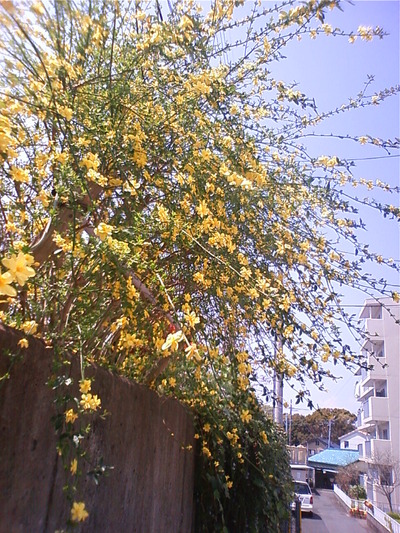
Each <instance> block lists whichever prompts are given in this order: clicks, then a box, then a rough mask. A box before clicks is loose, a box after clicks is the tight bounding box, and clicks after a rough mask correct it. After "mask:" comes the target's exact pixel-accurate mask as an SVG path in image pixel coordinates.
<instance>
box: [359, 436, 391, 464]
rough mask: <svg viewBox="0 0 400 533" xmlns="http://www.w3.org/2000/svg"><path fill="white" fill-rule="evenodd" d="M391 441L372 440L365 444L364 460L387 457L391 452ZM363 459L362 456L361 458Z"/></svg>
mask: <svg viewBox="0 0 400 533" xmlns="http://www.w3.org/2000/svg"><path fill="white" fill-rule="evenodd" d="M391 444H392V443H391V441H390V440H383V439H371V440H367V441H366V442H365V443H364V453H363V455H362V458H363V459H371V458H372V457H385V456H387V455H388V454H390V452H391ZM360 457H361V456H360Z"/></svg>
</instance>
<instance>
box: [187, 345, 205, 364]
mask: <svg viewBox="0 0 400 533" xmlns="http://www.w3.org/2000/svg"><path fill="white" fill-rule="evenodd" d="M185 353H186V357H187V358H188V359H196V361H197V362H198V363H199V362H200V361H201V356H200V354H199V351H198V349H197V346H196V344H195V343H194V342H192V343H191V344H189V346H188V347H187V348H185Z"/></svg>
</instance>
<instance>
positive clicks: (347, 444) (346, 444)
mask: <svg viewBox="0 0 400 533" xmlns="http://www.w3.org/2000/svg"><path fill="white" fill-rule="evenodd" d="M344 447H345V448H348V447H349V441H348V440H345V441H344Z"/></svg>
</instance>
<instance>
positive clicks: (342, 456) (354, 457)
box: [308, 448, 359, 466]
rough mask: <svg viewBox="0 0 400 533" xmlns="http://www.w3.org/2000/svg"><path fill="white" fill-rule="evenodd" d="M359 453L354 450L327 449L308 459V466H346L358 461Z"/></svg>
mask: <svg viewBox="0 0 400 533" xmlns="http://www.w3.org/2000/svg"><path fill="white" fill-rule="evenodd" d="M358 457H359V453H358V451H355V450H340V449H339V450H337V449H332V448H329V449H328V450H324V451H322V452H320V453H316V454H315V455H313V456H311V457H309V458H308V462H309V463H310V464H313V463H318V464H324V465H331V466H347V465H349V464H351V463H355V462H356V461H358Z"/></svg>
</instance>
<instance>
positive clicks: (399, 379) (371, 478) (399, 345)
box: [355, 298, 400, 509]
mask: <svg viewBox="0 0 400 533" xmlns="http://www.w3.org/2000/svg"><path fill="white" fill-rule="evenodd" d="M399 317H400V305H399V304H398V303H395V302H394V301H393V300H392V299H391V298H381V299H379V300H378V301H377V300H375V299H368V300H366V301H365V303H364V306H363V308H362V311H361V313H360V318H361V319H363V320H364V327H365V332H366V334H367V338H366V340H365V342H364V344H363V346H362V353H363V355H364V356H365V358H366V363H367V368H362V369H360V370H359V372H358V375H359V376H360V381H359V382H358V383H357V385H356V392H355V394H356V398H357V399H358V400H359V402H360V403H361V407H360V409H359V413H358V421H357V426H358V427H357V429H358V430H359V431H362V433H364V434H365V435H366V440H365V441H364V442H361V443H359V444H358V450H359V457H360V460H362V461H365V463H366V467H367V473H366V474H365V475H364V485H365V488H366V491H367V496H368V499H370V500H371V501H373V502H374V503H376V504H378V505H379V506H380V507H382V508H386V507H387V505H388V500H387V498H386V497H385V495H384V494H383V492H384V491H383V490H382V487H383V485H386V487H388V486H389V485H390V486H392V487H393V493H392V496H391V499H392V504H393V507H394V508H396V509H399V508H400V479H399V476H400V324H399V323H398V321H399ZM396 321H397V323H396ZM378 464H380V465H384V464H386V465H387V467H386V468H385V469H383V470H382V469H381V468H379V467H378V466H377V465H378ZM382 472H384V474H383V473H382ZM396 485H398V486H397V487H396Z"/></svg>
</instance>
